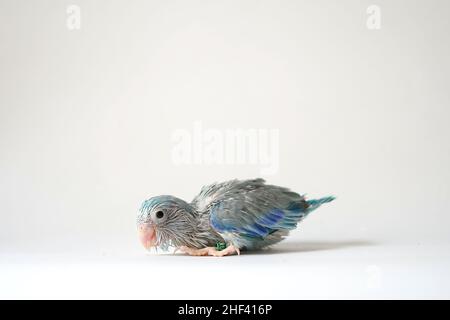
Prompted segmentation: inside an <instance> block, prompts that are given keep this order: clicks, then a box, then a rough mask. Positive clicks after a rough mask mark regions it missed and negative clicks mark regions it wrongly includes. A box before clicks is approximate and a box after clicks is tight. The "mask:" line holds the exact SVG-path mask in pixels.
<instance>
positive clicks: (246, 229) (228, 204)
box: [210, 179, 308, 238]
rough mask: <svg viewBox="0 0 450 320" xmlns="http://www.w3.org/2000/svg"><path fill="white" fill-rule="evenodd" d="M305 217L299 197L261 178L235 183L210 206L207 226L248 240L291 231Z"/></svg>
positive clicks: (301, 200)
mask: <svg viewBox="0 0 450 320" xmlns="http://www.w3.org/2000/svg"><path fill="white" fill-rule="evenodd" d="M307 214H308V203H307V202H306V201H305V199H304V198H303V197H302V196H301V195H299V194H297V193H295V192H292V191H290V190H289V189H286V188H281V187H277V186H272V185H266V184H264V180H262V179H256V180H245V181H238V182H235V183H234V184H233V185H232V186H231V187H230V188H228V189H227V190H226V191H225V192H223V193H222V194H220V196H219V197H217V198H216V200H215V201H214V202H212V205H210V223H211V226H212V227H213V228H214V229H215V230H216V231H217V232H219V233H228V232H230V233H237V234H240V235H244V236H248V237H261V238H264V237H266V236H267V235H268V234H270V233H272V232H273V231H274V230H280V229H285V230H292V229H294V228H295V227H296V226H297V223H298V222H299V221H300V220H301V219H303V218H304V217H305V216H306V215H307Z"/></svg>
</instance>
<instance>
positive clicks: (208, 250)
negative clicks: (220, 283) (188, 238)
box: [179, 245, 241, 257]
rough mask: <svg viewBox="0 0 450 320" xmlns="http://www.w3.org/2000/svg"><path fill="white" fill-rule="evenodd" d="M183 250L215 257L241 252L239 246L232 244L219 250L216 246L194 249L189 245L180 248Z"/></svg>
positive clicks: (188, 252) (195, 254)
mask: <svg viewBox="0 0 450 320" xmlns="http://www.w3.org/2000/svg"><path fill="white" fill-rule="evenodd" d="M179 249H180V251H181V252H183V253H187V254H188V255H190V256H214V257H223V256H228V255H231V254H233V253H237V254H238V255H240V254H241V252H240V251H239V248H236V247H235V246H233V245H230V246H228V247H226V248H225V249H223V250H221V251H219V250H216V248H214V247H206V248H202V249H194V248H189V247H185V246H183V247H180V248H179Z"/></svg>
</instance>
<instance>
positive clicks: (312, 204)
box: [306, 196, 336, 212]
mask: <svg viewBox="0 0 450 320" xmlns="http://www.w3.org/2000/svg"><path fill="white" fill-rule="evenodd" d="M334 199H336V198H335V197H333V196H329V197H324V198H320V199H312V200H307V201H306V203H307V204H308V211H309V212H311V211H313V210H315V209H317V208H318V207H320V206H321V205H322V204H324V203H327V202H331V201H333V200H334Z"/></svg>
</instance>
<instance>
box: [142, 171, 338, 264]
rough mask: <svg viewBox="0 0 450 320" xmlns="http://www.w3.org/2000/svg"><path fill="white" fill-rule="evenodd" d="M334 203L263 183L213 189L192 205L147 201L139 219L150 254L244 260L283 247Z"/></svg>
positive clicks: (236, 182) (172, 199) (160, 198)
mask: <svg viewBox="0 0 450 320" xmlns="http://www.w3.org/2000/svg"><path fill="white" fill-rule="evenodd" d="M332 200H334V197H325V198H321V199H317V200H306V199H305V198H304V197H303V196H301V195H299V194H298V193H295V192H293V191H290V190H289V189H287V188H283V187H278V186H273V185H267V184H265V181H264V180H263V179H253V180H231V181H226V182H222V183H213V184H211V185H208V186H205V187H203V188H202V190H201V191H200V194H199V195H197V196H196V197H195V198H194V200H193V201H192V202H191V203H187V202H185V201H183V200H181V199H178V198H176V197H173V196H167V195H163V196H157V197H153V198H150V199H148V200H146V201H144V203H143V204H142V207H141V209H140V213H139V214H138V217H137V225H138V231H139V238H140V240H141V242H142V244H143V245H144V247H145V248H147V249H150V248H152V247H159V248H162V249H163V250H167V249H168V248H169V247H174V248H176V249H177V250H180V251H182V252H184V253H187V254H190V255H194V256H205V255H212V256H219V257H220V256H225V255H230V254H234V253H237V254H240V251H241V250H258V249H261V248H264V247H267V246H271V245H273V244H275V243H278V242H280V241H281V240H283V239H284V238H285V237H286V236H287V235H288V234H289V231H291V230H293V229H295V228H296V227H297V223H299V222H300V221H301V220H303V219H304V218H305V217H306V216H307V215H308V214H309V213H311V212H312V211H313V210H315V209H317V208H318V207H319V206H320V205H322V204H323V203H326V202H330V201H332ZM221 246H222V247H221ZM225 246H226V247H225ZM223 247H225V248H223Z"/></svg>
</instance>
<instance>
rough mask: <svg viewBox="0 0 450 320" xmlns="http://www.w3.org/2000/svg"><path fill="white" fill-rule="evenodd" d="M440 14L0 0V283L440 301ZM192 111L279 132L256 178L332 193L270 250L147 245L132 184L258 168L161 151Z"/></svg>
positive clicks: (65, 292) (444, 201)
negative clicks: (215, 251)
mask: <svg viewBox="0 0 450 320" xmlns="http://www.w3.org/2000/svg"><path fill="white" fill-rule="evenodd" d="M70 4H76V5H78V6H79V7H80V8H81V29H80V30H69V29H68V28H67V25H66V20H67V17H68V15H67V13H66V9H67V6H68V5H70ZM371 4H376V5H378V6H379V7H380V8H381V29H379V30H369V29H368V28H367V26H366V20H367V18H368V15H367V13H366V9H367V7H368V6H369V5H371ZM449 12H450V5H449V3H448V1H444V0H442V1H437V0H436V1H431V2H429V1H425V0H421V1H399V0H397V1H381V0H380V1H377V2H376V3H375V2H372V1H356V0H354V1H350V0H346V1H339V2H336V1H331V0H326V1H325V0H321V1H256V0H255V1H250V0H244V1H218V0H213V1H194V0H190V1H132V2H125V1H106V0H105V1H103V0H102V1H70V2H69V1H56V0H53V1H39V2H37V1H12V0H0V152H1V157H0V200H1V205H0V298H196V299H197V298H210V299H211V298H288V299H289V298H450V271H449V269H450V253H449V252H450V250H449V249H450V245H449V244H450V233H449V231H450V230H449V227H450V212H449V201H450V200H449V191H450V183H449V179H450V170H449V165H448V164H449V163H450V152H449V151H450V150H449V149H450V144H449V137H450V127H449V125H448V120H449V117H450V112H449V107H450V105H449V102H450V98H449V90H448V89H449V88H448V86H449V81H450V79H449V77H450V76H449V74H450V61H449V58H448V57H449V56H450V46H449V36H448V35H449V32H450V26H449V20H448V15H449ZM195 121H201V122H202V125H203V126H204V127H205V128H212V129H218V130H225V129H228V128H243V129H248V128H257V129H258V128H261V129H278V130H279V132H280V150H279V161H280V164H279V170H278V172H277V174H275V175H271V176H264V178H265V179H266V180H267V181H268V182H269V183H271V184H278V185H282V186H285V187H289V188H291V189H293V190H294V191H297V192H299V193H307V194H308V195H309V196H311V197H319V196H324V195H329V194H333V195H336V196H337V200H336V201H335V202H333V203H331V204H328V205H326V206H324V207H322V208H320V209H319V210H317V211H316V212H315V213H314V214H313V215H312V216H311V217H309V218H308V219H307V220H305V221H304V222H303V223H302V224H301V226H300V228H299V229H298V230H296V231H294V232H293V233H292V236H291V237H290V239H289V240H287V241H286V242H285V243H282V244H280V245H279V246H276V247H275V248H273V249H272V250H270V251H268V252H263V253H258V254H244V255H242V256H240V257H237V256H233V257H229V258H224V259H217V258H210V257H204V258H196V257H187V256H182V255H161V254H158V255H155V254H147V253H145V251H144V249H142V248H141V247H140V245H139V243H138V241H137V237H136V230H135V216H136V213H137V209H138V208H139V206H140V204H141V202H142V201H143V200H144V199H146V198H148V197H150V196H154V195H158V194H173V195H176V196H178V197H180V198H184V199H186V200H191V199H192V198H193V197H194V196H195V194H196V193H197V192H198V191H199V190H200V188H201V186H202V185H204V184H208V183H211V182H213V181H222V180H227V179H232V178H240V179H244V178H254V177H257V176H259V175H260V171H261V168H260V166H258V165H208V166H206V165H180V166H176V165H175V164H174V163H173V161H172V158H171V150H172V148H173V143H172V141H171V135H172V133H173V132H174V131H175V130H177V129H186V130H192V128H193V123H194V122H195Z"/></svg>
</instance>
